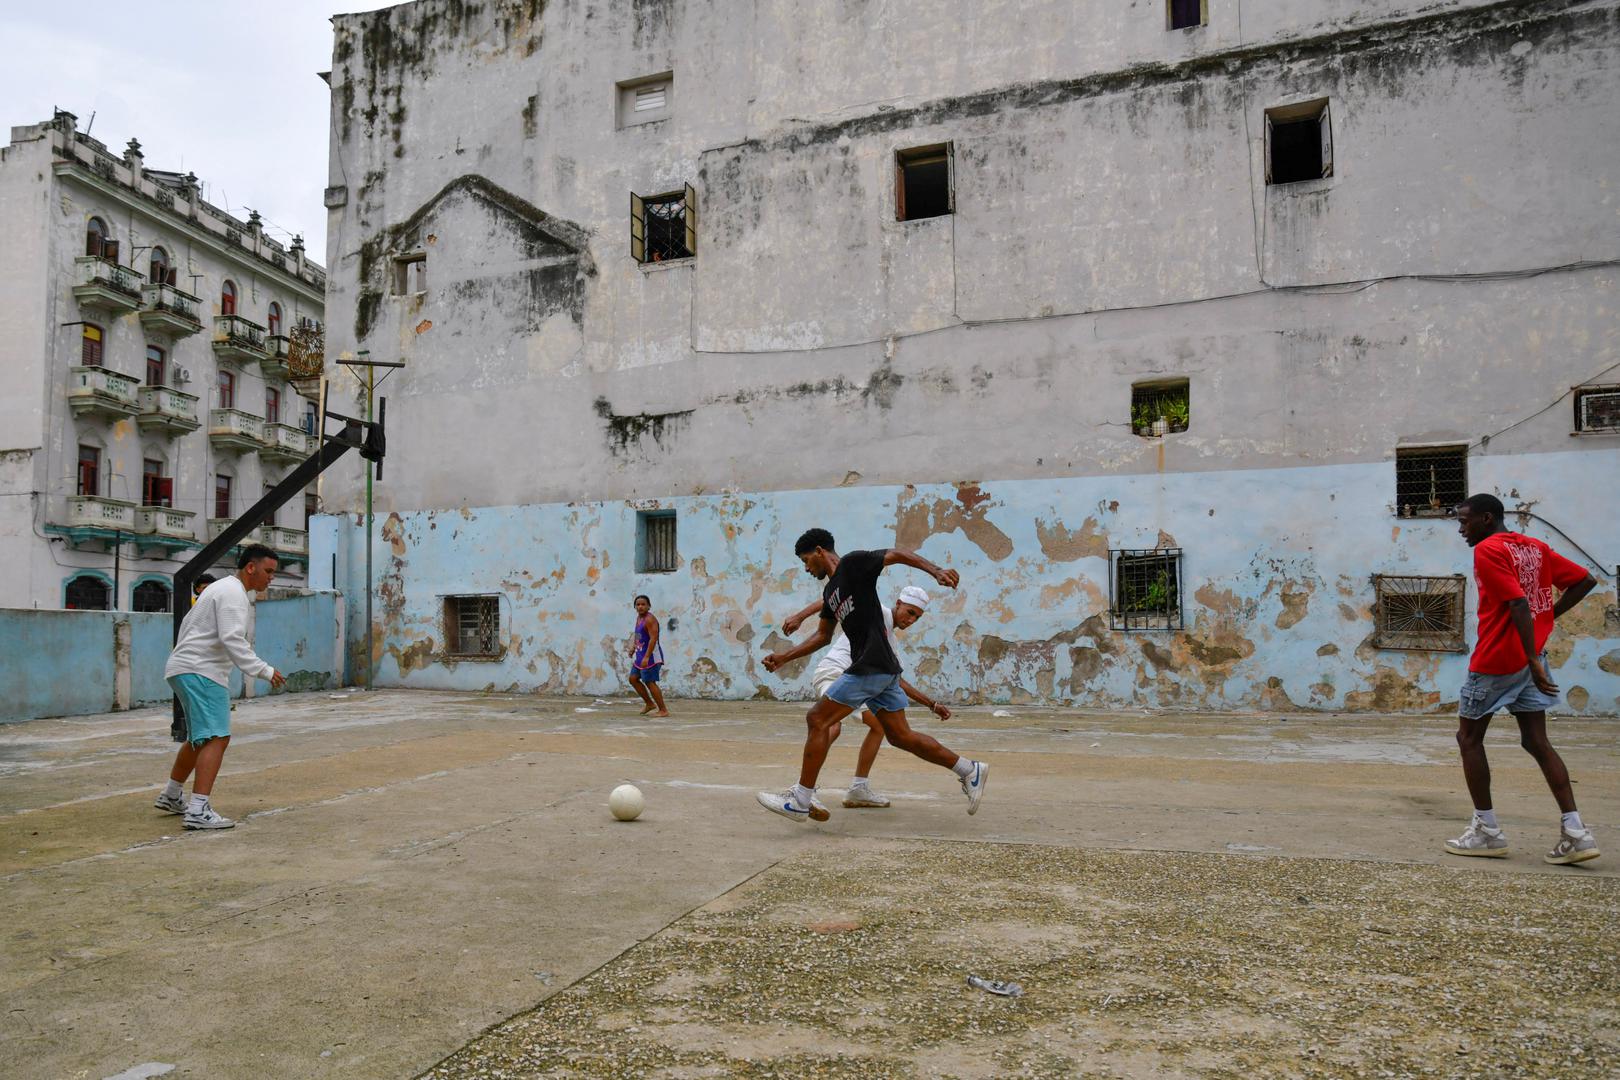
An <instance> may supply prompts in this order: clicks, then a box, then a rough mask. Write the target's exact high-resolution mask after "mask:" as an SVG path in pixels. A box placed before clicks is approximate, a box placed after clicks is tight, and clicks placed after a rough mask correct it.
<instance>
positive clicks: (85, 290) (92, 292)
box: [73, 255, 141, 315]
mask: <svg viewBox="0 0 1620 1080" xmlns="http://www.w3.org/2000/svg"><path fill="white" fill-rule="evenodd" d="M73 263H74V265H75V266H76V267H78V271H79V283H78V284H77V285H75V286H73V296H74V298H75V299H77V300H78V301H79V303H81V304H84V305H86V306H87V307H98V308H102V309H104V310H106V311H109V312H112V313H113V314H115V315H122V314H124V313H125V312H129V311H134V310H135V309H136V308H138V307H140V304H141V277H140V275H139V274H137V273H136V272H135V271H133V270H131V269H130V268H129V267H127V266H119V265H118V264H117V263H115V262H109V261H108V260H106V259H103V258H102V257H101V256H99V255H80V256H79V257H78V258H76V259H74V260H73Z"/></svg>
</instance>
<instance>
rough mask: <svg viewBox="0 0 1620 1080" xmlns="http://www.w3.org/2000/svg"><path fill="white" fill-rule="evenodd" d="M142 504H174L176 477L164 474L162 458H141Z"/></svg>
mask: <svg viewBox="0 0 1620 1080" xmlns="http://www.w3.org/2000/svg"><path fill="white" fill-rule="evenodd" d="M141 505H142V506H173V505H174V478H173V477H170V476H164V475H163V460H162V459H161V458H143V459H142V460H141Z"/></svg>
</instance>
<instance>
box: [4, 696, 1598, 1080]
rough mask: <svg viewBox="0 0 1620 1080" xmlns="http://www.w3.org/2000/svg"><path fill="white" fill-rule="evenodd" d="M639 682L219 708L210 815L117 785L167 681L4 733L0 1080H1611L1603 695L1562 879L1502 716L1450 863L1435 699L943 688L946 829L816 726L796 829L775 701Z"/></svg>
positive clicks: (162, 723)
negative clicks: (197, 820) (1476, 837)
mask: <svg viewBox="0 0 1620 1080" xmlns="http://www.w3.org/2000/svg"><path fill="white" fill-rule="evenodd" d="M672 705H673V707H674V709H675V711H676V716H675V717H673V718H672V719H669V720H661V721H655V720H647V719H642V718H640V717H638V716H637V715H636V709H635V708H633V707H632V706H631V704H630V702H629V701H627V700H620V701H616V702H608V703H602V702H597V701H593V700H591V699H572V698H569V699H564V698H533V697H522V696H503V695H475V694H430V693H407V692H393V691H384V692H378V693H374V694H369V695H368V694H364V693H346V694H342V695H328V694H306V695H297V696H291V697H276V698H271V699H260V700H255V701H248V702H243V703H242V704H241V706H240V708H239V709H238V711H237V713H236V730H237V735H236V738H235V739H234V740H233V743H232V746H231V749H230V753H229V755H228V756H227V759H226V767H225V771H224V775H223V776H222V778H221V780H220V782H219V785H218V787H217V789H216V792H215V799H216V804H217V805H218V806H219V808H220V809H221V810H222V811H223V812H224V813H226V814H229V815H232V816H235V817H238V818H239V819H241V820H242V824H241V825H240V826H239V827H238V828H237V829H235V830H233V831H230V832H224V833H214V834H187V833H183V832H182V831H181V830H180V828H179V820H178V819H177V818H174V817H170V816H166V815H163V814H161V813H159V812H158V811H156V810H154V809H152V808H151V800H152V797H153V796H154V795H155V793H156V790H157V788H158V786H159V784H160V783H161V780H162V778H163V775H164V773H165V771H166V769H167V760H168V757H169V755H170V753H171V752H172V748H171V746H170V744H169V743H168V742H167V741H166V729H167V720H166V717H165V716H164V715H163V713H162V712H161V711H159V710H147V711H144V712H136V713H120V714H114V715H109V716H97V717H79V718H72V719H62V720H45V721H34V722H29V723H24V724H13V725H8V726H3V727H0V881H3V888H0V940H3V942H4V945H3V948H0V1062H3V1068H0V1072H3V1074H4V1075H6V1076H7V1077H51V1078H57V1077H85V1078H91V1080H103V1078H107V1077H121V1078H125V1080H133V1078H145V1077H151V1076H160V1075H163V1076H175V1077H179V1076H188V1077H209V1078H217V1077H326V1076H355V1077H411V1076H418V1075H424V1074H425V1075H429V1076H433V1077H445V1078H449V1077H520V1076H531V1075H532V1076H580V1075H584V1076H672V1077H673V1076H762V1077H763V1076H793V1077H801V1076H872V1077H875V1076H964V1077H967V1076H975V1077H979V1076H1011V1075H1027V1076H1071V1075H1114V1076H1175V1075H1179V1076H1239V1075H1245V1076H1271V1075H1302V1076H1419V1075H1421V1076H1493V1077H1494V1076H1507V1075H1524V1076H1560V1077H1582V1076H1591V1077H1600V1076H1602V1077H1607V1076H1613V1075H1616V1074H1617V1073H1620V946H1617V943H1616V938H1615V931H1614V927H1615V926H1616V925H1620V880H1617V874H1620V746H1617V740H1616V733H1617V732H1620V726H1617V725H1616V724H1615V723H1614V722H1612V721H1608V722H1605V721H1592V720H1581V721H1576V720H1563V721H1559V722H1557V723H1555V724H1554V725H1553V728H1552V731H1553V737H1554V741H1555V743H1556V744H1557V745H1559V746H1560V748H1561V749H1562V750H1563V752H1564V753H1565V756H1566V759H1567V760H1568V761H1569V763H1570V765H1571V768H1572V770H1573V772H1574V775H1575V777H1576V779H1577V781H1578V786H1577V788H1576V791H1577V795H1578V797H1579V799H1580V801H1581V804H1582V810H1583V812H1584V814H1585V816H1586V818H1587V819H1588V821H1589V822H1590V823H1592V824H1593V825H1595V826H1596V827H1597V829H1598V836H1599V839H1600V841H1602V842H1603V843H1604V844H1605V846H1606V848H1607V849H1608V853H1607V854H1606V855H1605V856H1604V857H1603V858H1601V859H1599V860H1597V861H1596V862H1594V863H1589V864H1586V865H1585V866H1583V867H1576V868H1570V867H1548V866H1545V865H1543V864H1542V862H1541V852H1542V850H1543V849H1544V848H1546V847H1547V846H1549V845H1550V843H1551V842H1552V840H1553V839H1554V830H1555V828H1556V821H1557V818H1556V815H1555V814H1554V808H1553V806H1552V802H1551V799H1550V797H1549V796H1548V795H1547V793H1546V790H1545V788H1544V786H1543V785H1542V782H1541V778H1540V775H1539V773H1538V772H1537V771H1536V770H1535V768H1534V765H1533V763H1532V762H1531V761H1530V759H1529V758H1528V757H1527V756H1526V755H1525V754H1524V753H1523V752H1522V751H1520V750H1519V749H1518V746H1517V740H1516V736H1515V734H1514V733H1513V731H1512V724H1511V721H1508V722H1507V723H1500V722H1499V724H1498V728H1497V730H1496V731H1494V732H1493V735H1492V738H1491V743H1490V751H1491V755H1492V761H1493V765H1494V769H1495V781H1496V787H1497V792H1498V795H1497V808H1498V812H1499V814H1500V815H1501V816H1502V818H1503V819H1504V823H1505V824H1506V826H1507V827H1508V830H1509V833H1510V836H1511V837H1512V840H1513V843H1514V848H1513V855H1512V857H1511V858H1509V859H1505V860H1500V861H1493V860H1462V859H1457V858H1455V857H1452V856H1448V855H1446V854H1444V853H1443V851H1442V850H1441V847H1440V845H1441V842H1442V841H1443V840H1444V838H1445V837H1446V836H1449V835H1454V834H1455V833H1456V832H1457V831H1459V829H1460V827H1461V825H1462V824H1463V822H1464V820H1465V818H1466V816H1467V812H1468V804H1467V799H1466V797H1465V795H1464V793H1463V790H1462V776H1461V772H1460V770H1459V768H1458V766H1457V763H1456V752H1455V744H1454V743H1453V742H1452V722H1451V721H1450V720H1449V719H1448V718H1445V717H1424V718H1414V717H1376V716H1371V717H1370V716H1353V717H1351V716H1297V715H1290V716H1287V717H1286V718H1285V717H1281V716H1244V717H1231V716H1202V715H1200V716H1195V715H1175V714H1168V715H1166V714H1155V715H1148V714H1091V713H1080V712H1076V711H1072V710H1047V709H1012V710H1003V711H1004V712H1007V713H1009V715H999V716H998V715H995V713H994V712H993V710H992V709H990V708H973V709H964V710H962V711H961V712H960V713H958V714H957V717H956V718H955V719H953V720H952V721H951V722H950V723H949V724H940V723H938V722H935V721H933V720H932V718H919V721H918V723H919V726H922V727H924V728H925V729H927V730H931V731H933V732H935V733H936V734H938V735H940V736H941V737H942V738H943V739H944V740H945V741H946V742H947V743H949V744H951V745H953V746H956V747H958V748H959V749H961V750H963V751H966V752H969V753H972V754H974V755H975V756H982V757H984V758H986V759H987V760H988V761H990V762H991V763H992V767H993V773H992V778H991V782H990V786H989V793H988V795H987V796H986V799H985V804H984V807H983V809H982V810H981V812H980V813H979V814H978V815H977V816H976V817H971V818H970V817H968V816H967V815H966V814H965V813H964V810H965V802H964V800H963V799H962V796H961V795H960V793H959V791H958V789H957V788H956V785H955V783H954V781H953V780H952V778H950V777H949V776H948V775H947V774H945V773H944V772H943V771H942V770H938V769H935V768H932V767H929V766H924V765H922V764H921V763H918V762H915V761H913V760H911V759H907V758H905V757H904V755H901V754H898V753H895V752H894V751H892V750H886V751H885V752H884V753H883V755H882V756H881V757H880V758H879V762H878V768H877V770H876V772H875V777H874V779H875V783H876V786H878V787H880V788H882V789H885V790H887V791H889V792H890V793H891V794H893V795H894V796H895V800H894V801H895V805H894V806H893V807H892V808H890V809H887V810H862V811H844V810H842V809H841V808H840V807H839V805H838V802H837V793H835V792H833V791H831V790H828V789H834V788H841V785H842V784H843V783H844V782H845V781H846V779H847V777H848V775H849V771H850V767H851V765H852V763H853V755H854V749H855V744H856V741H855V739H854V738H853V737H852V736H853V735H855V734H856V732H853V731H851V732H849V733H846V735H845V737H844V739H843V740H842V741H841V743H840V745H839V746H838V747H836V748H835V749H834V753H833V757H832V759H831V761H830V762H829V766H828V769H827V772H826V774H825V776H824V794H827V795H831V796H832V798H831V799H830V800H829V802H830V805H831V807H832V809H833V818H832V820H831V821H830V822H828V823H826V824H825V825H795V824H794V823H792V822H788V821H785V820H782V819H780V818H776V817H774V816H771V815H768V814H766V813H765V812H763V811H761V810H759V809H758V808H757V807H755V806H754V804H753V801H752V793H753V791H754V790H755V789H756V788H759V787H772V788H780V787H782V786H784V785H785V784H787V783H788V782H790V781H791V780H792V778H793V777H794V775H795V773H796V771H797V762H798V753H799V750H798V747H799V740H800V737H801V733H802V714H803V709H802V707H801V706H796V705H790V704H778V703H719V702H688V701H677V702H674V703H672ZM626 780H628V781H632V782H634V783H636V784H638V785H640V786H641V788H642V790H643V791H644V792H645V793H646V796H647V811H646V813H645V814H644V815H643V817H642V818H641V820H639V821H636V822H633V823H619V822H616V821H614V820H613V819H612V818H611V817H610V816H609V814H608V813H607V809H606V801H607V794H608V792H609V791H610V790H611V789H612V788H613V786H614V785H616V784H618V783H620V782H623V781H626ZM970 974H976V975H982V976H985V977H988V978H992V979H1004V980H1015V981H1017V982H1019V983H1021V984H1022V986H1023V988H1024V994H1023V996H1022V997H1020V998H1002V997H995V996H992V995H989V994H986V993H984V992H983V991H981V990H978V989H974V988H972V987H970V986H968V985H967V982H966V977H967V976H968V975H970Z"/></svg>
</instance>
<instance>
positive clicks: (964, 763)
mask: <svg viewBox="0 0 1620 1080" xmlns="http://www.w3.org/2000/svg"><path fill="white" fill-rule="evenodd" d="M951 772H953V773H955V774H956V775H957V776H960V777H961V778H962V779H964V780H966V779H967V778H968V777H970V776H972V775H973V762H971V761H969V760H968V759H967V758H965V757H959V758H957V759H956V764H955V765H952V766H951Z"/></svg>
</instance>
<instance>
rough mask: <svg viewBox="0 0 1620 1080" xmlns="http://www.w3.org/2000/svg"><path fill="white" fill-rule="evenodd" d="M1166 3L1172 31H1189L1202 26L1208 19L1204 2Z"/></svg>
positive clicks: (1172, 0)
mask: <svg viewBox="0 0 1620 1080" xmlns="http://www.w3.org/2000/svg"><path fill="white" fill-rule="evenodd" d="M1167 3H1168V6H1169V16H1170V29H1172V30H1190V29H1192V28H1193V27H1195V26H1203V25H1204V23H1205V22H1206V21H1207V20H1208V18H1209V12H1208V11H1207V10H1205V6H1204V5H1205V3H1206V0H1167Z"/></svg>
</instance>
